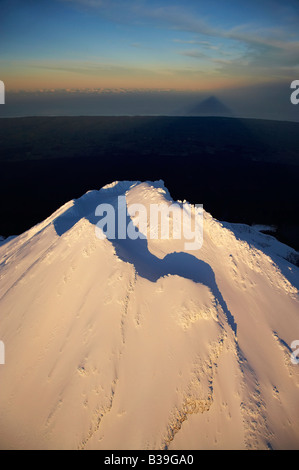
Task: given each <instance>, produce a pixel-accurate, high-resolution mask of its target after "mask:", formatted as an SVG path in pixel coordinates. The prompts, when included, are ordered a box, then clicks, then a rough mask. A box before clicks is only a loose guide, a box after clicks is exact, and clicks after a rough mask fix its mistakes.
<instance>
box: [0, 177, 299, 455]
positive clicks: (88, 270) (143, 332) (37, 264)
mask: <svg viewBox="0 0 299 470" xmlns="http://www.w3.org/2000/svg"><path fill="white" fill-rule="evenodd" d="M118 196H125V197H126V203H127V205H130V204H133V203H139V204H140V203H141V204H144V206H145V207H149V205H150V204H153V203H155V204H160V203H167V204H169V203H170V202H171V197H170V194H169V193H168V191H167V189H166V188H165V187H164V185H163V182H161V181H159V182H154V183H151V182H147V183H138V182H135V183H134V182H116V183H113V184H111V185H109V186H106V187H105V188H102V189H101V190H100V191H90V192H88V193H87V194H85V195H84V196H83V197H82V198H80V199H78V200H73V201H71V202H69V203H67V204H65V205H64V206H63V207H62V208H60V209H59V210H58V211H57V212H55V213H54V214H53V215H52V216H51V217H50V218H48V219H47V220H45V221H44V222H42V223H41V224H39V225H37V226H35V227H33V228H32V229H31V230H29V231H28V232H26V233H24V234H22V235H20V236H19V237H16V238H14V239H12V240H10V241H8V242H6V243H4V244H3V245H2V246H0V263H1V264H0V280H1V284H0V340H1V341H3V343H4V345H5V365H0V388H1V390H0V422H1V427H0V447H1V448H19V449H21V448H25V449H26V448H35V449H48V448H50V449H70V448H71V449H106V450H108V449H226V448H233V449H246V448H247V449H251V448H254V449H267V448H274V449H283V448H298V445H299V420H298V418H299V415H298V410H299V388H298V387H299V365H296V364H293V363H292V362H291V353H292V349H291V344H292V342H293V341H294V340H296V339H299V329H298V290H297V288H298V280H299V277H298V268H297V267H296V266H294V265H292V264H290V263H289V262H288V261H286V260H285V259H284V257H287V256H288V255H289V254H293V255H294V252H292V250H291V249H288V248H287V247H285V246H284V245H281V244H279V243H278V242H276V241H275V240H274V239H273V238H272V237H269V236H266V235H263V234H260V233H258V232H257V231H256V230H255V229H253V228H250V227H247V226H243V225H242V226H241V225H239V226H236V225H230V224H222V223H220V222H219V221H217V220H215V219H213V218H212V217H211V216H210V215H209V214H208V213H206V212H204V214H203V215H204V224H203V226H204V241H203V245H202V248H201V249H199V250H196V251H192V252H186V250H185V248H184V241H183V240H177V239H175V238H174V237H170V239H168V240H161V239H159V238H158V239H151V238H150V237H148V239H145V238H143V239H139V238H138V239H137V240H135V241H134V240H113V239H99V238H97V237H96V235H95V226H96V223H97V220H98V219H97V217H96V216H95V209H96V207H97V206H98V205H99V204H104V203H106V204H112V205H113V206H114V207H115V208H116V207H117V198H118ZM199 202H200V201H199ZM181 210H183V208H182V209H181ZM283 256H284V257H283Z"/></svg>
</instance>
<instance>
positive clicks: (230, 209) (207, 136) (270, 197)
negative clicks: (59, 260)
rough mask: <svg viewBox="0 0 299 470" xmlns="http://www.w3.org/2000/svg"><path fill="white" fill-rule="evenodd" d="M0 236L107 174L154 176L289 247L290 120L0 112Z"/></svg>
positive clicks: (293, 171) (293, 188) (296, 147)
mask: <svg viewBox="0 0 299 470" xmlns="http://www.w3.org/2000/svg"><path fill="white" fill-rule="evenodd" d="M0 168H1V172H0V200H1V205H0V235H3V236H9V235H18V234H20V233H22V232H24V231H25V230H27V229H29V228H30V227H32V226H33V225H35V224H36V223H38V222H40V221H42V220H43V219H45V218H46V217H48V216H49V215H50V214H51V213H53V212H54V211H55V210H56V209H58V208H59V207H60V206H61V205H62V204H64V203H65V202H67V201H69V200H70V199H73V198H78V197H80V196H81V195H82V194H84V193H85V192H86V191H88V190H91V189H100V188H101V187H102V186H104V185H106V184H107V183H111V182H112V181H116V180H140V181H145V180H157V179H163V180H164V182H165V185H166V187H167V188H168V189H169V191H170V193H171V196H172V197H173V199H175V200H177V199H181V200H184V199H186V200H187V201H189V202H191V203H202V204H203V205H204V208H205V209H206V210H207V211H208V212H210V213H211V214H212V215H213V217H215V218H217V219H219V220H225V221H227V222H239V223H246V224H249V225H251V224H254V223H256V224H266V225H274V226H276V227H277V231H276V233H275V236H276V237H277V238H278V239H279V240H280V241H282V242H283V243H286V244H287V245H289V246H292V247H293V248H295V249H296V250H298V249H299V242H298V240H299V223H298V213H299V198H298V183H299V179H298V175H299V123H293V122H278V121H264V120H256V119H236V118H221V117H178V118H176V117H30V118H29V117H28V118H8V119H5V118H2V119H0Z"/></svg>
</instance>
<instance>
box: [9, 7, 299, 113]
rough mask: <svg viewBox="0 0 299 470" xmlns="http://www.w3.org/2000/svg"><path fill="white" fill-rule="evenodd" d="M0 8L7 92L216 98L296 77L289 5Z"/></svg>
mask: <svg viewBox="0 0 299 470" xmlns="http://www.w3.org/2000/svg"><path fill="white" fill-rule="evenodd" d="M0 8H1V27H0V80H2V81H3V82H4V83H5V89H6V92H8V93H20V92H23V93H24V92H27V93H36V92H38V93H40V94H41V93H49V92H51V93H53V92H57V90H59V92H60V93H61V92H62V90H63V91H64V92H65V93H70V92H74V91H75V92H76V93H81V92H84V93H86V92H87V91H90V92H98V93H101V92H105V93H106V92H107V91H111V90H112V91H115V92H117V93H120V92H131V93H132V92H133V91H138V92H139V93H140V91H143V92H144V91H148V92H166V91H168V92H171V93H173V92H178V93H182V92H186V93H187V92H188V93H190V92H196V93H203V94H204V93H208V94H214V95H215V94H216V95H217V93H218V94H219V92H225V93H226V94H227V93H229V91H230V90H231V91H233V90H236V89H237V90H240V89H242V88H243V89H244V90H247V89H250V90H252V89H253V88H254V87H255V88H256V87H265V86H266V85H267V84H269V86H271V87H273V86H275V85H276V84H277V85H278V86H281V84H282V83H285V84H290V83H291V81H293V80H295V79H298V78H299V27H298V25H299V1H298V0H286V1H284V2H282V1H281V0H264V1H261V0H259V1H258V0H251V1H247V0H222V1H220V0H209V1H201V0H184V1H182V0H164V1H157V0H39V1H36V0H0ZM287 94H289V92H288V91H287ZM293 111H294V110H293Z"/></svg>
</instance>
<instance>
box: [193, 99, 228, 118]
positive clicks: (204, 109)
mask: <svg viewBox="0 0 299 470" xmlns="http://www.w3.org/2000/svg"><path fill="white" fill-rule="evenodd" d="M187 114H188V115H190V116H225V117H233V112H232V111H231V110H230V109H229V108H228V107H227V106H226V105H225V104H224V103H222V101H220V100H219V99H218V98H216V96H210V97H209V98H207V99H205V100H203V101H201V102H200V103H199V104H197V105H196V106H194V107H193V108H191V109H190V110H189V111H187Z"/></svg>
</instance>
